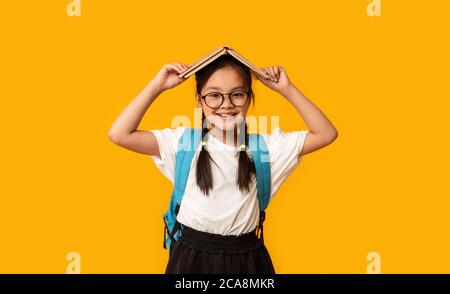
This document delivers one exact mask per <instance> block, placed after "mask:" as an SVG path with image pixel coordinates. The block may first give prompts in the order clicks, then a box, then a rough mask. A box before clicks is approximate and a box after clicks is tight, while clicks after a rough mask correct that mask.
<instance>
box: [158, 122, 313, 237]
mask: <svg viewBox="0 0 450 294" xmlns="http://www.w3.org/2000/svg"><path fill="white" fill-rule="evenodd" d="M184 129H185V127H177V128H176V129H174V128H166V129H162V130H150V131H151V132H153V134H155V136H156V138H157V140H158V145H159V151H160V155H161V158H159V157H157V156H154V155H151V156H150V157H151V158H152V159H153V161H154V163H155V164H156V166H157V168H158V169H159V170H160V171H161V172H162V173H163V174H164V175H165V176H166V177H167V178H168V179H169V180H170V181H171V182H172V183H174V178H175V177H174V174H175V157H176V152H177V146H178V141H179V139H180V137H181V135H182V133H183V131H184ZM308 132H309V131H308V130H301V131H294V132H283V131H281V129H280V128H276V129H275V130H274V131H273V132H272V133H271V134H261V135H262V136H263V137H264V139H265V140H266V144H267V148H268V151H269V158H270V168H271V182H272V183H271V184H272V186H271V198H270V199H272V197H273V196H274V195H275V193H276V192H277V191H278V189H279V188H280V186H281V184H282V183H283V182H284V180H285V179H286V178H287V177H288V176H289V175H290V174H291V173H292V171H293V170H294V169H295V168H296V167H297V165H298V164H299V163H300V162H301V159H302V158H303V156H302V157H300V158H299V154H300V151H301V150H302V148H303V145H304V143H305V139H306V136H307V134H308ZM207 137H208V142H207V149H208V152H209V153H210V155H211V157H212V159H213V160H214V161H215V162H216V163H217V165H218V166H219V167H220V168H218V167H217V166H216V164H214V163H213V162H211V170H212V176H213V188H212V190H210V191H209V194H208V195H205V194H203V193H202V192H201V190H200V189H199V187H198V186H197V183H196V173H195V171H196V163H197V158H198V154H199V152H197V153H196V154H195V156H194V158H193V160H192V163H191V169H190V172H189V176H188V180H187V184H186V191H185V195H184V196H183V200H182V201H181V205H180V209H179V211H178V215H177V220H178V222H179V223H181V224H183V225H186V226H188V227H191V228H193V229H196V230H198V231H202V232H207V233H212V234H220V235H241V234H244V233H248V232H251V231H252V230H254V229H255V228H256V226H257V224H258V221H259V203H258V197H257V191H256V179H255V177H253V181H252V184H251V185H250V189H249V191H248V192H245V191H244V192H241V191H240V190H239V187H238V186H237V185H236V179H237V169H238V164H239V163H238V157H236V154H237V152H238V150H239V148H238V147H234V146H231V145H228V144H225V143H223V142H222V141H220V140H219V139H216V138H214V137H213V136H207ZM200 149H201V145H200V144H199V145H198V147H197V151H198V150H200Z"/></svg>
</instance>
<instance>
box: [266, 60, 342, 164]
mask: <svg viewBox="0 0 450 294" xmlns="http://www.w3.org/2000/svg"><path fill="white" fill-rule="evenodd" d="M263 70H264V71H266V72H267V73H268V74H269V76H270V77H271V79H272V80H262V79H259V80H260V81H261V82H262V83H263V84H265V85H266V86H268V87H269V88H271V89H273V90H275V91H277V92H278V93H280V94H281V95H283V96H284V97H285V98H286V99H287V100H288V101H289V102H290V103H291V104H292V105H293V106H294V107H295V109H296V110H297V111H298V112H299V113H300V116H301V117H302V118H303V120H304V121H305V123H306V125H307V126H308V128H309V129H310V130H309V134H308V135H307V136H306V139H305V144H304V146H303V149H302V151H301V152H300V155H299V156H302V155H305V154H308V153H311V152H313V151H316V150H318V149H321V148H323V147H325V146H327V145H329V144H331V143H332V142H333V141H334V140H336V138H337V136H338V131H337V129H336V128H335V127H334V125H333V124H332V123H331V121H330V120H329V119H328V118H327V117H326V116H325V114H323V113H322V111H320V109H319V108H318V107H317V106H315V105H314V103H312V102H311V101H310V100H309V99H308V98H307V97H306V96H305V95H303V93H302V92H300V90H299V89H297V87H295V85H294V84H292V83H291V82H290V81H289V78H288V76H287V74H286V71H285V70H284V68H282V67H280V66H276V67H266V68H263Z"/></svg>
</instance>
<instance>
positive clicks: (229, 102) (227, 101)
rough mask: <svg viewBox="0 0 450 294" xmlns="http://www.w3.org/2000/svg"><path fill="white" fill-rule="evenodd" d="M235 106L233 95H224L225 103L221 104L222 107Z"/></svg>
mask: <svg viewBox="0 0 450 294" xmlns="http://www.w3.org/2000/svg"><path fill="white" fill-rule="evenodd" d="M230 107H231V108H233V107H234V105H233V104H232V103H231V96H230V95H223V103H222V105H221V106H220V108H230Z"/></svg>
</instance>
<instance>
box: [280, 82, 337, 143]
mask: <svg viewBox="0 0 450 294" xmlns="http://www.w3.org/2000/svg"><path fill="white" fill-rule="evenodd" d="M281 94H282V95H283V96H284V97H285V98H286V99H287V100H288V101H289V102H291V104H292V105H293V106H294V107H295V109H297V111H298V112H299V113H300V115H301V117H302V118H303V120H304V121H305V123H306V125H307V126H308V128H309V130H310V131H311V132H312V133H315V134H318V135H320V136H322V137H324V138H327V139H329V140H334V139H335V138H336V136H337V134H338V132H337V129H336V128H335V127H334V125H333V124H332V123H331V121H330V120H329V119H328V118H327V117H326V116H325V114H323V113H322V111H321V110H320V109H319V108H318V107H317V106H316V105H314V103H313V102H312V101H311V100H309V99H308V98H307V97H306V96H305V95H303V93H302V92H301V91H300V90H299V89H298V88H297V87H295V85H293V84H291V86H290V87H289V88H288V89H286V90H285V91H283V92H282V93H281Z"/></svg>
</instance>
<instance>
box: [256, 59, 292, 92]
mask: <svg viewBox="0 0 450 294" xmlns="http://www.w3.org/2000/svg"><path fill="white" fill-rule="evenodd" d="M260 69H261V70H262V71H263V72H265V73H267V75H268V76H269V77H270V79H264V78H262V77H260V76H259V75H256V74H255V76H256V78H257V79H258V80H259V81H261V82H262V83H263V84H264V85H266V86H267V87H269V88H270V89H272V90H274V91H277V92H278V93H280V94H282V93H283V92H285V91H286V90H287V89H288V88H289V87H290V86H291V81H289V78H288V76H287V73H286V70H285V69H284V68H283V67H281V66H279V65H276V66H268V67H262V68H260Z"/></svg>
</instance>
